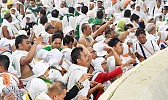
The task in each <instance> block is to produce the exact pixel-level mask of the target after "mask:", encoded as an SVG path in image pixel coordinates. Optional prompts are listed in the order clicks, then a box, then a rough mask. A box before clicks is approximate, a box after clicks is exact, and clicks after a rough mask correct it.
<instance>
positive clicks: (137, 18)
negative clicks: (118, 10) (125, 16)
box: [130, 14, 139, 23]
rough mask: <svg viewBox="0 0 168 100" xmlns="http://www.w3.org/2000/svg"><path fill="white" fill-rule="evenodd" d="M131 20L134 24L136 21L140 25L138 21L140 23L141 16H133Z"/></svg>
mask: <svg viewBox="0 0 168 100" xmlns="http://www.w3.org/2000/svg"><path fill="white" fill-rule="evenodd" d="M130 20H131V21H132V22H133V21H135V22H137V23H138V21H139V16H138V15H136V14H132V15H131V18H130Z"/></svg>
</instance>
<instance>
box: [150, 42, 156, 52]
mask: <svg viewBox="0 0 168 100" xmlns="http://www.w3.org/2000/svg"><path fill="white" fill-rule="evenodd" d="M151 44H152V47H153V51H154V52H155V48H154V45H153V43H152V40H151Z"/></svg>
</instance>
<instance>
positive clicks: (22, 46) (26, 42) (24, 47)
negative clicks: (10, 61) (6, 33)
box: [19, 39, 31, 51]
mask: <svg viewBox="0 0 168 100" xmlns="http://www.w3.org/2000/svg"><path fill="white" fill-rule="evenodd" d="M30 48H31V45H30V41H29V40H28V39H23V40H22V43H20V44H19V49H20V50H26V51H29V50H30Z"/></svg>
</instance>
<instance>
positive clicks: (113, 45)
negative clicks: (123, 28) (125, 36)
mask: <svg viewBox="0 0 168 100" xmlns="http://www.w3.org/2000/svg"><path fill="white" fill-rule="evenodd" d="M118 42H121V40H120V39H119V38H117V37H115V38H112V39H111V40H110V41H109V42H108V46H110V47H115V46H116V45H117V43H118Z"/></svg>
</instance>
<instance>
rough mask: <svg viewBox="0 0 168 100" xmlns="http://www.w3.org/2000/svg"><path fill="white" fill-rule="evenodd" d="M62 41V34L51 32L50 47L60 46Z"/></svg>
mask: <svg viewBox="0 0 168 100" xmlns="http://www.w3.org/2000/svg"><path fill="white" fill-rule="evenodd" d="M61 43H62V36H61V35H60V34H53V35H52V44H51V45H52V48H57V49H59V48H61Z"/></svg>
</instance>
